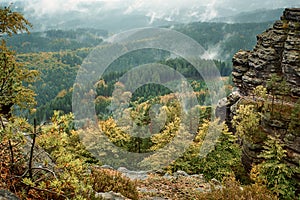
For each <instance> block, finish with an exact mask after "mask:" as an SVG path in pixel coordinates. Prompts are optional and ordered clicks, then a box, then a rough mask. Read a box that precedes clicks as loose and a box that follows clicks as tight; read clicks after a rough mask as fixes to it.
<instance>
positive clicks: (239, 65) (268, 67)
mask: <svg viewBox="0 0 300 200" xmlns="http://www.w3.org/2000/svg"><path fill="white" fill-rule="evenodd" d="M233 65H234V68H233V72H232V76H233V82H234V83H235V85H236V87H238V88H239V90H240V92H241V94H243V95H248V94H249V92H250V91H251V90H253V88H254V87H255V86H258V85H262V84H263V85H265V84H266V81H267V80H268V79H270V76H271V74H273V73H276V74H278V75H279V76H283V77H284V78H285V79H286V80H287V82H288V84H289V86H290V88H291V96H293V97H298V98H299V97H300V9H296V8H294V9H286V10H285V11H284V13H283V16H282V17H281V20H279V21H276V22H275V23H274V25H273V27H272V28H270V29H268V30H266V31H265V32H264V33H262V34H260V35H258V36H257V45H256V46H255V48H254V49H253V50H252V51H243V50H241V51H239V52H238V53H236V54H235V55H234V57H233Z"/></svg>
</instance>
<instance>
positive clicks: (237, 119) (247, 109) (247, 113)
mask: <svg viewBox="0 0 300 200" xmlns="http://www.w3.org/2000/svg"><path fill="white" fill-rule="evenodd" d="M259 123H260V113H258V112H257V111H256V110H255V107H254V105H240V106H239V109H238V110H237V112H236V115H235V116H234V117H233V120H232V125H233V126H234V127H235V129H236V133H237V135H238V136H239V137H246V138H247V139H248V140H250V141H252V142H255V141H261V140H263V139H264V134H263V133H262V132H261V131H260V129H259Z"/></svg>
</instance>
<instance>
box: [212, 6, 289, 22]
mask: <svg viewBox="0 0 300 200" xmlns="http://www.w3.org/2000/svg"><path fill="white" fill-rule="evenodd" d="M283 10H284V8H278V9H271V10H267V9H260V10H254V11H251V12H242V13H239V14H237V15H233V16H229V17H222V18H216V19H213V20H212V21H214V22H227V23H253V22H255V23H260V22H270V21H275V20H278V16H280V15H281V14H282V12H283Z"/></svg>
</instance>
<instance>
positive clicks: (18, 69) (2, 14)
mask: <svg viewBox="0 0 300 200" xmlns="http://www.w3.org/2000/svg"><path fill="white" fill-rule="evenodd" d="M0 22H1V23H0V37H1V38H2V37H3V36H4V35H5V34H7V35H8V36H12V34H13V33H14V34H17V33H19V32H22V31H27V32H28V27H30V26H31V24H30V23H29V22H28V21H27V20H26V19H25V18H24V17H23V16H22V15H21V14H20V13H16V12H12V11H11V9H10V7H5V8H0ZM0 67H1V70H0V114H2V115H4V117H6V118H10V117H11V114H12V113H11V112H12V108H13V106H18V107H19V108H27V109H28V108H30V107H32V106H33V105H34V104H35V101H34V96H35V93H34V92H33V90H32V89H31V88H30V87H26V86H24V83H27V84H29V83H32V82H33V81H34V80H35V76H36V75H37V71H34V70H29V69H27V68H25V67H24V65H22V64H21V63H18V62H17V61H16V57H15V53H14V52H13V51H11V50H9V48H8V47H7V46H6V42H5V40H4V39H3V38H2V39H1V45H0Z"/></svg>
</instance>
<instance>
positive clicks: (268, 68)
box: [219, 8, 300, 179]
mask: <svg viewBox="0 0 300 200" xmlns="http://www.w3.org/2000/svg"><path fill="white" fill-rule="evenodd" d="M232 61H233V72H232V76H233V82H234V84H235V86H236V87H237V92H234V93H232V94H231V95H229V98H227V102H226V105H225V108H226V110H227V112H226V120H227V122H228V123H229V125H230V120H231V119H232V117H233V115H234V114H235V112H236V110H237V108H238V106H239V105H240V104H245V103H247V102H248V103H249V101H251V100H252V101H255V100H254V98H253V93H252V91H253V89H254V88H255V87H256V86H258V85H264V86H267V83H268V81H270V79H271V77H272V75H274V74H276V76H277V77H279V78H280V81H282V80H286V85H287V88H289V89H288V91H287V92H286V93H285V94H284V97H283V96H282V94H277V97H276V98H278V99H280V102H281V103H279V100H278V101H276V100H275V102H274V104H278V106H277V107H279V108H280V112H277V113H275V111H274V112H273V111H272V112H271V111H270V113H271V114H270V116H269V117H265V118H263V119H262V120H261V122H260V127H261V131H262V133H263V134H265V135H275V134H277V135H278V134H279V135H280V139H281V140H282V142H283V143H284V144H285V148H286V150H287V151H288V158H287V159H286V162H287V163H288V164H290V165H298V164H299V161H300V128H299V127H298V128H296V129H295V130H294V131H293V132H290V131H287V129H288V127H289V123H290V121H291V112H292V111H293V109H295V105H296V101H297V100H299V99H300V8H292V9H286V10H285V11H284V13H283V16H282V17H281V19H280V20H278V21H276V22H275V23H274V25H273V27H271V28H269V29H268V30H266V31H265V32H263V33H262V34H260V35H258V36H257V44H256V46H255V48H254V49H253V50H251V51H244V50H240V51H239V52H238V53H236V54H235V55H234V57H233V60H232ZM269 92H270V91H269ZM280 95H281V97H280ZM252 103H253V102H252ZM220 110H222V109H219V111H220ZM223 111H224V110H223ZM297 116H299V115H297ZM298 121H300V118H299V120H298ZM242 143H243V163H244V165H245V166H246V168H248V169H250V168H251V164H252V163H255V162H260V161H259V159H258V158H257V155H258V153H259V152H260V151H261V150H262V144H263V140H258V141H257V142H255V143H254V142H253V141H247V140H244V141H242ZM299 177H300V176H298V179H299Z"/></svg>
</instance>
